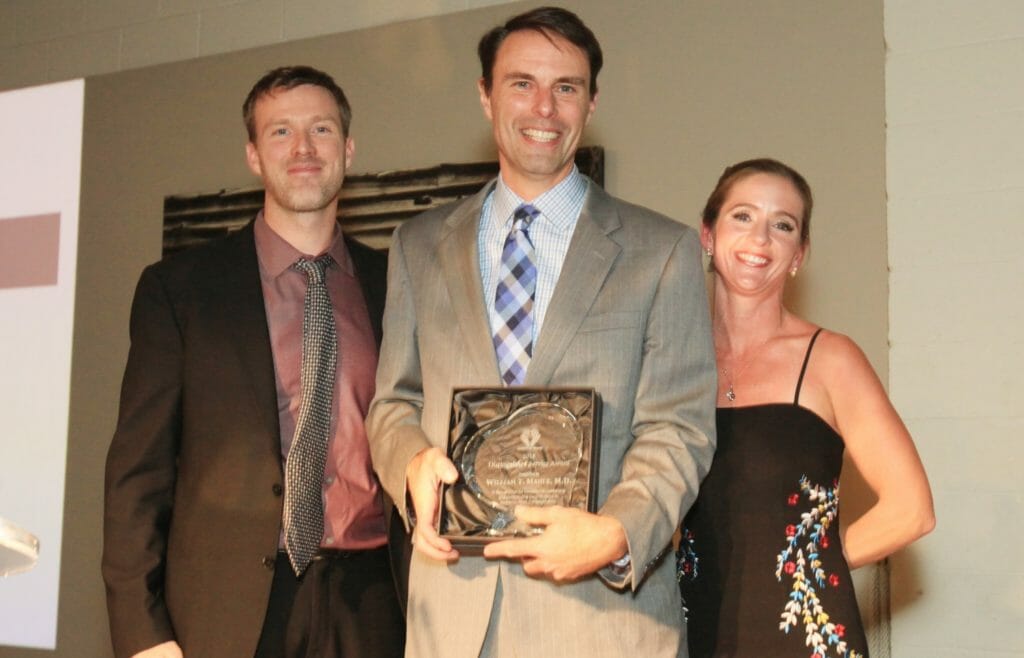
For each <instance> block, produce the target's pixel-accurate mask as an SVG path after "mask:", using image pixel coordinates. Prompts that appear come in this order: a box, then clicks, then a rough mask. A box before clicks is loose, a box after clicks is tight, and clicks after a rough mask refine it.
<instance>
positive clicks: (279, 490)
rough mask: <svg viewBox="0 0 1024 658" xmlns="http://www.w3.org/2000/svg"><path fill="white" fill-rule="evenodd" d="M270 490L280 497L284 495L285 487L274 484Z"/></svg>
mask: <svg viewBox="0 0 1024 658" xmlns="http://www.w3.org/2000/svg"><path fill="white" fill-rule="evenodd" d="M270 490H271V491H273V492H274V495H275V496H280V495H281V494H283V493H284V487H282V486H281V485H280V484H278V483H276V482H275V483H274V486H272V487H270Z"/></svg>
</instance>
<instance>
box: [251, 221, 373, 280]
mask: <svg viewBox="0 0 1024 658" xmlns="http://www.w3.org/2000/svg"><path fill="white" fill-rule="evenodd" d="M253 232H254V233H255V236H256V255H257V257H258V258H259V261H260V267H261V268H263V270H264V271H265V272H266V273H267V274H268V275H269V276H270V277H271V278H275V279H276V278H277V277H279V276H281V274H282V273H284V272H285V271H286V270H288V269H289V268H290V267H291V266H292V265H294V264H295V261H297V260H299V259H300V258H310V259H312V258H316V257H317V256H319V255H320V254H304V253H302V252H301V251H299V250H298V249H296V248H295V247H293V246H292V245H291V243H289V242H288V241H287V240H285V239H284V238H282V237H281V236H280V235H278V234H277V232H275V231H274V229H272V228H271V227H270V224H268V223H267V220H266V218H264V216H263V211H262V210H260V211H259V213H258V214H257V215H256V223H255V225H254V226H253ZM324 253H328V254H330V255H331V257H332V258H333V259H334V262H335V263H337V265H338V267H340V268H341V270H342V271H343V272H345V273H347V274H349V275H351V274H353V270H352V259H351V258H349V255H348V249H346V248H345V240H344V238H343V237H342V232H341V228H340V227H338V226H337V225H336V226H335V227H334V237H332V238H331V244H330V245H329V246H328V247H327V249H326V250H325V251H324Z"/></svg>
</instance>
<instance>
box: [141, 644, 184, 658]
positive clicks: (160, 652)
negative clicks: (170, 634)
mask: <svg viewBox="0 0 1024 658" xmlns="http://www.w3.org/2000/svg"><path fill="white" fill-rule="evenodd" d="M132 658H184V654H182V653H181V647H179V646H178V643H177V642H175V641H174V640H171V641H170V642H164V643H163V644H158V645H156V646H155V647H150V648H148V649H146V650H145V651H140V652H138V653H137V654H135V655H134V656H132Z"/></svg>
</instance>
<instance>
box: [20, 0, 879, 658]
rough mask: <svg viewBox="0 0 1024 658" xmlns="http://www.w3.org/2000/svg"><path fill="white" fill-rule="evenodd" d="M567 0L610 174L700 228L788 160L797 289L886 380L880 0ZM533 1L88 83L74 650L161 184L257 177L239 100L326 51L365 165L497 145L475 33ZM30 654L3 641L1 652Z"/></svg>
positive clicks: (94, 572)
mask: <svg viewBox="0 0 1024 658" xmlns="http://www.w3.org/2000/svg"><path fill="white" fill-rule="evenodd" d="M51 4H52V3H51ZM89 4H90V3H89V2H86V5H89ZM253 4H260V3H253ZM321 4H323V5H324V7H327V6H328V4H327V3H321ZM566 4H567V6H569V7H571V8H575V9H577V10H578V11H580V13H581V15H582V16H583V17H584V18H585V20H587V22H588V23H589V24H590V25H591V27H592V28H593V29H594V30H595V32H596V33H597V34H598V36H599V37H600V38H601V40H602V44H603V46H604V49H605V55H606V60H607V66H606V69H605V71H604V72H603V73H602V75H601V78H600V86H601V94H600V97H599V99H598V111H597V115H596V117H595V120H594V122H593V123H592V127H591V129H590V131H589V135H588V142H589V143H594V144H601V145H603V146H604V147H605V148H606V150H607V177H606V185H607V187H608V188H609V189H610V190H611V191H612V192H613V193H615V194H617V195H620V196H623V197H626V198H628V199H630V200H632V201H635V202H638V203H641V204H644V205H648V206H650V207H653V208H655V209H657V210H660V211H662V212H665V213H667V214H669V215H671V216H674V217H676V218H678V219H680V220H683V221H687V222H691V223H692V222H693V221H694V219H695V218H696V217H697V214H698V212H699V209H700V207H701V206H702V205H703V200H704V197H705V196H706V194H707V193H708V191H709V190H710V187H711V185H712V184H713V182H714V180H715V179H716V178H717V175H718V173H719V172H720V171H721V169H722V168H723V167H724V166H725V165H726V164H729V163H730V162H733V161H736V160H738V159H741V158H746V157H749V156H755V155H773V156H776V157H779V158H781V159H783V160H786V161H788V162H790V163H791V164H793V165H795V166H796V167H797V168H799V169H801V170H802V171H803V172H804V173H805V174H806V175H807V177H808V178H809V179H810V181H811V183H812V185H813V186H814V187H815V194H816V198H817V202H816V210H815V219H814V222H815V226H814V231H813V244H814V247H813V256H812V259H811V262H810V265H809V266H808V267H807V268H806V269H805V270H804V272H803V273H802V274H801V276H800V277H799V278H798V279H797V283H796V290H795V294H794V296H793V301H794V302H795V304H796V306H797V307H798V309H799V310H800V311H801V312H802V313H804V314H806V315H807V316H809V317H810V318H812V319H813V320H815V321H817V322H819V323H822V324H824V325H827V326H829V327H832V328H835V329H838V330H842V331H844V332H846V333H848V334H850V335H851V336H853V337H854V339H855V340H857V341H858V342H859V343H860V344H861V345H862V346H863V347H864V348H865V350H866V351H867V353H868V355H869V357H870V358H871V359H872V361H873V362H874V364H875V365H876V367H877V368H878V369H879V370H880V371H881V373H882V375H883V378H884V377H885V375H886V372H887V344H886V330H887V319H886V314H887V309H886V304H887V299H888V291H887V272H886V254H885V248H884V245H885V238H886V235H885V192H884V183H885V177H884V166H885V151H884V148H885V145H884V137H885V127H884V97H883V94H884V82H883V68H884V45H883V39H882V4H881V2H880V1H874V2H855V3H850V2H839V1H838V0H837V1H830V2H824V3H807V2H804V1H802V0H773V1H772V2H748V1H742V0H722V1H719V2H715V3H704V2H701V3H680V2H678V1H677V0H657V1H653V0H652V1H649V2H639V3H628V6H627V3H621V2H618V1H616V0H590V1H589V2H584V1H582V0H578V1H575V2H568V3H566ZM0 6H3V5H0ZM18 6H20V4H19V5H18ZM160 6H166V3H161V4H160ZM333 6H335V4H334V3H330V7H333ZM526 6H529V5H527V4H523V3H515V4H514V5H511V6H500V7H488V8H482V9H478V10H474V11H468V12H463V13H453V14H449V15H446V16H444V17H441V18H430V19H424V20H417V21H412V22H405V23H400V24H394V25H387V26H383V27H378V28H373V29H367V30H361V31H357V32H346V33H342V34H334V35H330V36H324V37H319V38H314V39H309V40H305V41H296V42H291V43H285V44H279V45H274V46H268V47H263V48H259V49H255V50H249V51H245V52H235V53H229V54H223V55H218V56H215V57H208V58H203V59H198V60H192V61H187V62H180V63H171V64H165V65H160V66H156V67H150V68H145V69H138V70H131V71H124V72H120V73H116V74H111V75H104V76H98V77H95V78H90V79H89V80H88V82H87V86H86V116H85V137H84V159H85V160H84V163H83V172H84V173H83V193H82V204H81V228H80V252H79V279H78V298H77V300H76V317H75V323H76V326H75V342H74V365H73V373H72V409H71V428H70V439H69V441H70V445H69V452H68V484H67V500H66V502H65V509H66V525H65V531H64V551H63V556H62V559H63V570H62V571H63V575H62V589H61V601H60V624H59V630H58V649H57V652H56V653H57V655H59V656H68V657H72V656H74V657H76V658H78V657H81V656H98V657H100V658H102V657H103V656H106V655H108V651H109V649H108V638H107V631H106V615H105V611H104V609H103V592H102V584H101V581H100V578H99V567H98V564H99V552H100V526H101V505H102V502H101V491H102V467H103V459H104V455H105V452H106V449H107V446H108V444H109V437H110V434H111V432H112V429H113V426H114V420H115V414H116V409H117V390H118V386H119V382H120V374H121V370H122V368H123V364H124V358H125V354H126V350H127V318H128V307H129V303H130V300H131V294H132V290H133V287H134V283H135V280H136V278H137V276H138V273H139V271H140V270H141V268H142V267H143V265H144V264H146V263H148V262H150V261H152V260H154V259H156V258H158V257H159V253H160V230H161V226H160V222H161V211H162V200H163V197H164V196H165V195H167V194H172V193H196V192H208V191H213V190H217V189H220V188H224V187H239V186H246V185H251V184H252V183H253V180H252V179H251V177H250V176H249V174H248V172H247V170H246V169H245V166H244V162H243V157H242V156H243V143H244V139H245V136H244V130H243V128H242V125H241V121H240V117H239V106H240V104H241V101H242V98H243V97H244V95H245V93H246V91H247V90H248V87H249V86H250V84H251V83H252V82H253V81H254V80H255V79H256V78H257V77H258V76H259V75H260V74H261V73H262V72H264V71H265V70H266V69H268V68H271V67H273V66H276V65H279V64H283V63H294V62H303V63H309V64H313V65H315V66H319V67H322V68H324V69H326V70H328V71H330V72H332V73H333V74H335V76H336V77H337V78H338V80H339V81H340V82H341V83H342V84H343V85H344V86H345V88H346V91H347V92H348V93H349V95H350V98H351V100H352V103H353V106H354V108H355V121H354V124H353V133H354V136H355V139H356V143H357V152H356V164H355V170H356V171H375V170H382V169H395V168H402V167H416V166H425V165H431V164H436V163H439V162H450V161H466V160H474V159H484V158H490V157H492V156H493V152H492V150H491V146H490V136H489V132H488V127H487V124H486V122H485V120H484V119H483V117H482V115H481V112H480V109H479V105H478V102H477V98H476V91H475V85H474V81H475V78H476V77H477V76H478V74H479V71H478V69H477V63H476V61H475V39H476V37H477V36H478V35H479V34H481V33H482V32H483V31H484V30H485V29H486V28H487V27H490V26H491V25H492V24H494V23H496V22H498V21H499V20H501V19H503V18H505V17H506V16H508V15H509V14H511V13H513V12H515V11H518V10H519V9H522V8H523V7H526ZM339 7H340V5H339ZM325 10H326V11H328V13H331V12H334V11H337V12H343V11H344V9H343V8H339V9H325ZM438 11H440V10H438ZM332 15H333V14H332ZM2 22H3V21H2V17H0V24H2ZM338 29H341V28H340V27H339V28H338ZM29 655H35V654H34V653H33V652H28V651H23V650H15V649H5V648H0V657H12V658H13V657H15V656H18V657H21V656H29ZM876 655H885V654H884V653H878V654H876Z"/></svg>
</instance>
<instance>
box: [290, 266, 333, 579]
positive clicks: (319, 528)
mask: <svg viewBox="0 0 1024 658" xmlns="http://www.w3.org/2000/svg"><path fill="white" fill-rule="evenodd" d="M331 261H332V259H331V257H330V256H327V255H325V256H320V257H319V258H317V259H316V260H312V261H311V260H307V259H305V258H300V259H299V260H298V261H296V263H295V265H293V266H292V267H294V268H295V269H296V270H299V271H300V272H303V273H304V274H305V275H306V279H307V287H306V301H305V304H304V306H303V315H302V373H301V378H300V381H301V387H302V403H301V405H300V407H299V419H298V421H297V422H296V424H295V438H294V439H293V440H292V445H291V448H290V449H289V450H288V457H287V460H286V462H285V474H284V544H285V548H286V549H287V551H288V559H289V560H290V561H291V563H292V568H293V569H294V570H295V575H297V576H301V575H302V573H303V572H304V571H305V570H306V567H308V566H309V563H310V561H311V560H312V559H313V556H314V555H315V554H316V551H317V549H319V548H320V540H321V539H322V538H323V534H324V507H323V498H322V491H323V480H324V465H325V463H326V461H327V438H328V433H329V432H330V427H331V401H332V399H333V397H334V372H335V368H336V366H337V363H338V340H337V331H336V329H335V327H334V311H333V309H332V307H331V299H330V297H329V296H328V294H327V283H326V279H325V273H326V269H327V266H328V265H329V264H330V263H331Z"/></svg>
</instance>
